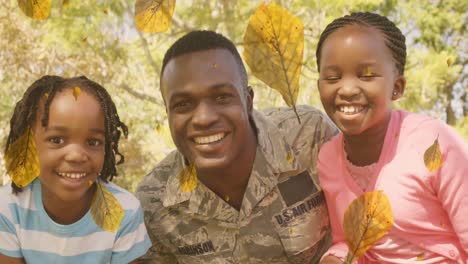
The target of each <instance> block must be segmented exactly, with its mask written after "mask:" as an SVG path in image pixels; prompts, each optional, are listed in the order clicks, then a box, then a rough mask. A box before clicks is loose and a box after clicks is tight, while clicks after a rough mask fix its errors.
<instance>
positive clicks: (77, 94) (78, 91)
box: [73, 86, 81, 101]
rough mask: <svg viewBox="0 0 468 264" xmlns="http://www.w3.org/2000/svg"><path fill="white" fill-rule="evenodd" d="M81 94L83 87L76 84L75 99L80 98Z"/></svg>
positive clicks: (74, 89)
mask: <svg viewBox="0 0 468 264" xmlns="http://www.w3.org/2000/svg"><path fill="white" fill-rule="evenodd" d="M80 94H81V89H80V87H78V86H76V87H75V88H73V97H75V101H76V100H78V96H80Z"/></svg>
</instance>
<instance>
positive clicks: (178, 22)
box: [172, 13, 197, 31]
mask: <svg viewBox="0 0 468 264" xmlns="http://www.w3.org/2000/svg"><path fill="white" fill-rule="evenodd" d="M172 23H174V25H176V26H177V27H180V28H183V29H186V30H187V31H193V30H197V29H196V28H195V27H194V26H192V25H189V24H187V23H185V22H183V21H182V20H181V19H180V18H178V17H177V16H176V14H175V13H174V14H173V15H172Z"/></svg>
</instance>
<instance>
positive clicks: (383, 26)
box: [315, 12, 406, 75]
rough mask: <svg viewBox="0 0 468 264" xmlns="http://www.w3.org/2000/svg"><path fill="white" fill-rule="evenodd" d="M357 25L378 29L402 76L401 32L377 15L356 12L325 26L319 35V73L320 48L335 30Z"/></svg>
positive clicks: (318, 62) (403, 57)
mask: <svg viewBox="0 0 468 264" xmlns="http://www.w3.org/2000/svg"><path fill="white" fill-rule="evenodd" d="M353 24H359V25H363V26H368V27H374V28H376V29H378V30H379V31H380V32H382V34H383V35H384V38H385V45H386V46H387V47H388V48H389V49H390V51H391V52H392V56H393V58H394V60H395V64H396V68H397V69H398V72H399V73H400V74H402V75H403V74H404V71H405V64H406V44H405V36H404V35H403V33H401V30H400V29H399V28H398V27H397V26H396V25H395V24H394V23H393V22H392V21H390V20H389V19H388V18H387V17H385V16H381V15H379V14H375V13H370V12H357V13H352V14H351V15H346V16H344V17H340V18H337V19H335V20H333V22H331V23H330V24H328V25H327V27H326V28H325V30H324V31H323V32H322V34H321V35H320V39H319V42H318V44H317V50H316V53H315V56H316V58H317V68H318V71H320V57H321V51H322V46H323V43H324V42H325V40H326V39H327V38H328V36H330V34H332V33H333V32H335V31H336V30H337V29H340V28H343V27H345V26H347V25H353Z"/></svg>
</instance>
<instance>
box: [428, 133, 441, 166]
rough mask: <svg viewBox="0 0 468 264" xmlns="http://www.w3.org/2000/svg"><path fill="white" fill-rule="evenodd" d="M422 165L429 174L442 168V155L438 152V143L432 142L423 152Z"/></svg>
mask: <svg viewBox="0 0 468 264" xmlns="http://www.w3.org/2000/svg"><path fill="white" fill-rule="evenodd" d="M424 164H426V168H427V169H428V170H429V171H430V172H434V171H436V170H438V169H439V168H440V167H442V153H441V152H440V146H439V141H438V140H437V138H436V140H435V141H434V144H432V145H431V146H430V147H429V148H428V149H427V150H426V151H425V152H424Z"/></svg>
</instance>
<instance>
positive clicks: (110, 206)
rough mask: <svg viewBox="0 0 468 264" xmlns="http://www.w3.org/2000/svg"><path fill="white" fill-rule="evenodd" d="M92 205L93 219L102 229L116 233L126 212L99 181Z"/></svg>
mask: <svg viewBox="0 0 468 264" xmlns="http://www.w3.org/2000/svg"><path fill="white" fill-rule="evenodd" d="M96 183H97V184H96V185H97V189H96V192H95V193H94V197H93V201H92V203H91V217H92V218H93V220H94V222H95V223H96V224H97V225H98V226H99V227H101V228H102V229H104V230H106V231H109V232H112V233H115V231H117V229H119V226H120V223H121V222H122V219H123V217H124V210H123V208H122V206H121V205H120V203H119V201H118V200H117V198H115V196H114V195H113V194H112V193H111V192H110V191H109V190H107V188H106V186H105V185H104V184H102V183H101V182H100V181H99V180H98V181H96Z"/></svg>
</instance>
